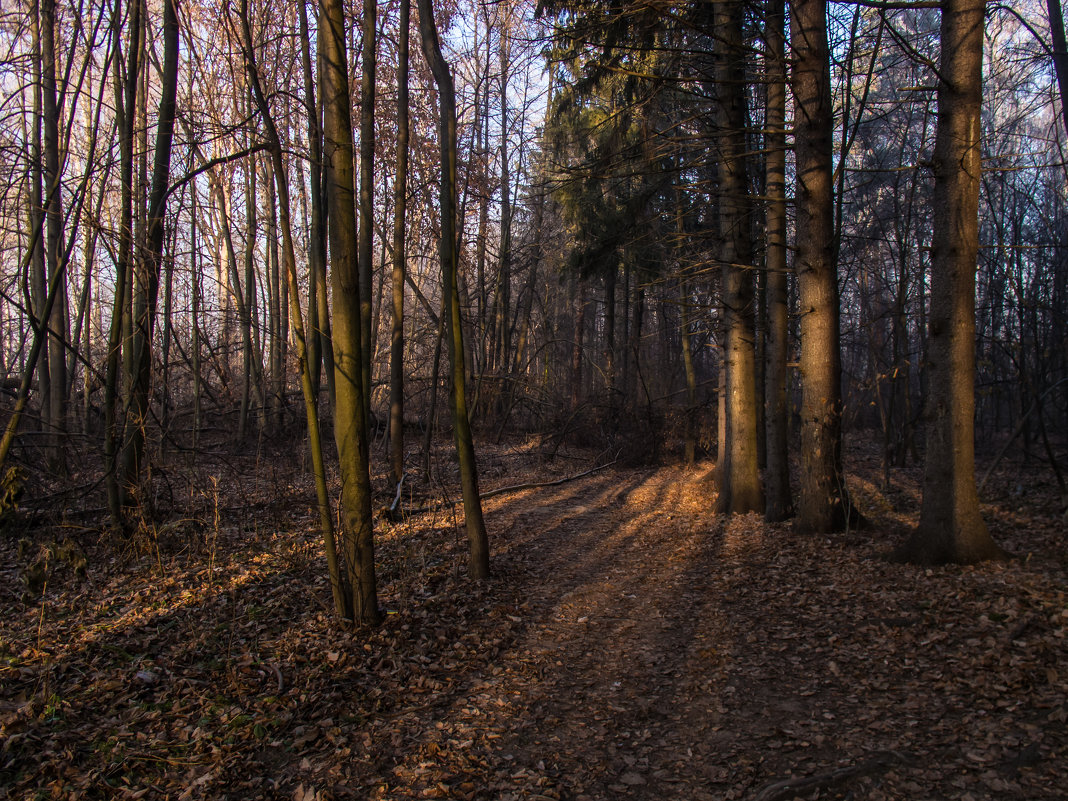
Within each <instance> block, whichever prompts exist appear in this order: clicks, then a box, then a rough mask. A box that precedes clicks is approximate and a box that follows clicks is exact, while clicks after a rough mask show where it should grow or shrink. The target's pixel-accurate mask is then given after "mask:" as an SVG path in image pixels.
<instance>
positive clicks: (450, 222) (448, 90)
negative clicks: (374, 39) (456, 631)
mask: <svg viewBox="0 0 1068 801" xmlns="http://www.w3.org/2000/svg"><path fill="white" fill-rule="evenodd" d="M419 30H420V34H421V39H422V44H423V53H424V55H425V56H426V60H427V63H428V64H429V65H430V70H431V72H432V73H433V74H434V82H435V83H436V84H437V87H438V96H439V101H440V103H441V122H440V128H439V138H440V140H441V141H440V148H441V200H440V208H441V244H440V251H441V270H442V279H443V292H444V297H445V298H446V299H447V300H448V304H449V308H448V313H447V314H446V315H445V317H446V321H447V331H448V344H449V358H450V360H451V362H452V412H453V421H452V424H453V433H454V435H455V438H456V454H457V458H458V459H459V462H460V482H461V485H462V490H463V499H464V518H465V520H466V523H467V538H468V546H469V558H468V573H469V575H470V576H471V578H473V579H485V578H488V577H489V572H490V565H489V538H488V536H487V534H486V523H485V520H484V519H483V517H482V500H481V499H480V498H479V494H478V468H477V466H476V463H475V446H474V441H473V439H472V436H471V424H470V421H469V420H468V416H467V398H466V395H465V390H464V384H465V381H464V342H463V328H462V321H461V318H460V294H459V292H458V290H457V286H456V272H457V266H458V262H459V259H458V258H457V256H458V254H457V252H456V244H457V243H456V96H455V93H454V89H453V82H452V75H451V74H450V73H449V67H448V64H446V63H445V58H444V57H443V56H442V55H441V46H440V44H439V42H438V31H437V25H436V24H435V22H434V7H433V3H432V0H419Z"/></svg>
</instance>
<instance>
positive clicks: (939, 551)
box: [903, 0, 1005, 564]
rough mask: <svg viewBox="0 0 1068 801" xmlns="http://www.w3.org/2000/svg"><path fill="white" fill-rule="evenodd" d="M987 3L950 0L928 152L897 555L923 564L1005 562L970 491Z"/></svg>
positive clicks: (943, 28) (944, 17) (944, 11)
mask: <svg viewBox="0 0 1068 801" xmlns="http://www.w3.org/2000/svg"><path fill="white" fill-rule="evenodd" d="M985 11H986V2H985V0H946V2H945V3H944V5H943V7H942V26H941V41H942V54H941V58H940V71H939V73H940V74H939V82H938V132H937V135H936V137H935V153H934V173H935V189H934V204H933V205H934V208H935V209H936V210H937V214H936V216H935V218H934V238H933V241H932V243H931V311H930V317H929V319H930V329H929V332H928V360H929V366H928V375H929V381H930V390H929V394H928V396H927V409H926V413H927V453H926V458H925V463H924V479H923V505H922V506H921V508H920V525H919V527H918V528H917V529H916V531H915V532H914V534H913V535H912V537H911V538H910V539H909V541H908V543H907V544H906V545H905V547H904V551H903V555H904V556H905V557H906V558H908V559H909V560H911V561H915V562H920V563H924V564H932V563H934V564H938V563H944V562H957V563H964V564H968V563H972V562H979V561H982V560H984V559H994V558H1001V557H1004V556H1005V552H1004V551H1002V550H1001V548H999V547H998V546H997V545H996V544H995V543H994V541H993V540H992V539H991V537H990V533H989V531H988V530H987V527H986V523H985V522H983V518H982V515H981V514H980V512H979V495H978V492H977V491H976V487H975V439H974V437H975V418H974V415H975V265H976V257H977V254H978V250H979V182H980V170H981V152H980V142H979V130H980V119H979V118H980V112H981V104H982V74H983V18H984V14H985Z"/></svg>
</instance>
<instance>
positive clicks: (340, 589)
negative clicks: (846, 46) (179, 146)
mask: <svg viewBox="0 0 1068 801" xmlns="http://www.w3.org/2000/svg"><path fill="white" fill-rule="evenodd" d="M241 23H242V28H243V33H244V38H245V57H246V66H247V67H248V72H249V78H250V82H251V84H252V92H253V97H254V98H255V100H256V105H257V107H258V108H259V111H260V117H261V118H262V119H263V124H264V127H265V129H266V132H267V140H268V142H269V144H270V149H271V164H272V167H273V172H274V177H275V186H276V189H277V197H278V224H279V227H280V228H281V233H282V259H283V261H284V264H283V265H282V272H284V280H285V281H286V282H287V285H288V287H289V302H290V306H291V313H292V321H293V331H294V335H295V338H296V344H297V363H298V367H299V369H300V386H301V392H302V394H303V395H304V412H305V417H306V421H307V424H308V445H309V449H310V451H311V457H312V472H313V473H314V475H315V492H316V500H317V502H318V511H319V526H320V529H321V530H322V533H323V539H324V546H325V551H326V564H327V571H328V574H329V577H330V588H331V592H332V594H333V599H334V612H335V613H336V614H337V615H338V617H340V618H342V619H345V618H346V617H349V616H350V615H349V614H347V612H348V608H349V606H350V604H351V599H349V598H346V596H345V593H344V586H345V582H344V581H343V580H342V576H341V568H340V565H339V562H338V550H337V543H336V540H335V537H334V524H333V516H332V514H331V509H330V495H329V491H328V489H327V484H326V468H325V466H324V461H323V446H322V437H321V434H320V430H319V413H318V407H317V400H316V388H315V387H314V386H313V385H312V371H311V364H310V363H309V361H308V359H309V350H308V337H307V335H306V333H305V328H304V321H303V318H302V317H301V311H300V292H299V286H298V284H297V265H296V252H295V248H294V245H293V224H292V221H291V217H290V199H289V181H288V178H287V174H286V170H285V162H284V161H283V159H282V142H281V139H280V138H279V135H278V130H277V127H276V126H275V123H274V119H273V118H272V116H271V111H270V106H269V105H268V103H267V99H266V97H265V95H264V93H263V88H262V86H260V81H259V75H258V73H257V71H256V63H255V59H254V53H255V51H254V49H253V44H252V31H251V29H250V25H249V19H248V2H247V0H242V4H241ZM314 291H315V290H314V287H311V290H310V293H309V294H311V293H314ZM312 336H313V337H314V336H315V334H314V333H313V334H312Z"/></svg>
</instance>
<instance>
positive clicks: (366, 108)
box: [359, 0, 378, 425]
mask: <svg viewBox="0 0 1068 801" xmlns="http://www.w3.org/2000/svg"><path fill="white" fill-rule="evenodd" d="M377 18H378V2H377V0H363V75H362V77H361V79H360V203H359V210H360V233H359V248H360V253H359V265H360V268H359V272H360V362H361V363H360V374H361V376H362V377H363V416H364V420H365V421H366V423H367V425H370V422H371V352H372V350H373V347H374V340H373V337H372V325H371V317H372V302H371V299H372V296H373V287H372V283H373V280H372V279H373V277H374V203H375V187H374V182H375V68H376V66H377V64H378V59H377V57H376V53H375V43H376V38H377V37H376V34H377V28H376V20H377Z"/></svg>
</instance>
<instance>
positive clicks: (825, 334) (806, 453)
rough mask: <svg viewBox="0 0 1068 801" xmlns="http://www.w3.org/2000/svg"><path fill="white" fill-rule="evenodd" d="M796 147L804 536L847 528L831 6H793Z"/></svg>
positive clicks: (818, 2) (806, 1) (819, 1)
mask: <svg viewBox="0 0 1068 801" xmlns="http://www.w3.org/2000/svg"><path fill="white" fill-rule="evenodd" d="M792 10H793V13H792V15H791V37H790V41H791V45H792V47H793V54H794V69H793V92H794V104H795V105H794V142H795V152H796V165H797V168H796V169H797V191H796V196H797V233H796V249H797V250H796V255H795V269H796V271H797V280H798V289H799V294H800V309H799V312H800V315H801V377H802V391H801V472H802V477H801V496H800V499H799V504H798V510H797V512H798V514H797V527H798V529H799V530H802V531H808V532H815V533H826V532H830V531H836V530H839V529H841V528H843V527H844V526H845V525H846V524H847V522H848V516H849V511H850V510H849V501H848V496H847V494H846V489H845V480H844V477H843V474H842V355H841V350H840V343H839V319H838V314H839V311H838V274H837V267H836V265H835V264H834V261H833V247H834V203H833V196H832V194H833V193H832V188H831V187H832V183H831V181H832V169H831V152H832V150H831V149H832V126H833V120H834V113H833V112H834V107H833V102H832V97H831V80H830V67H829V57H830V53H829V50H828V46H827V3H826V0H798V1H797V2H795V3H794V5H793V7H792Z"/></svg>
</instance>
